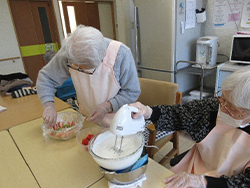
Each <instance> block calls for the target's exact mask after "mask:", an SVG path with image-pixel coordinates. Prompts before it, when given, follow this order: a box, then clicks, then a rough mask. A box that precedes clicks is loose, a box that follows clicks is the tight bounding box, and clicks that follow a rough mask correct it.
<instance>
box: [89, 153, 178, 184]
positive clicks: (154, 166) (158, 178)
mask: <svg viewBox="0 0 250 188" xmlns="http://www.w3.org/2000/svg"><path fill="white" fill-rule="evenodd" d="M145 175H146V178H147V179H146V180H145V181H143V183H142V188H153V187H155V188H161V187H162V188H163V187H165V186H166V185H165V184H164V183H163V180H164V179H165V178H166V177H168V176H171V175H173V172H171V171H170V170H168V169H167V168H164V167H163V166H161V165H160V164H159V163H157V162H155V161H154V160H152V159H150V158H149V163H148V166H147V170H146V173H145ZM100 187H101V188H108V181H107V179H106V178H102V179H101V180H99V181H98V182H96V183H95V184H93V185H92V186H90V188H100Z"/></svg>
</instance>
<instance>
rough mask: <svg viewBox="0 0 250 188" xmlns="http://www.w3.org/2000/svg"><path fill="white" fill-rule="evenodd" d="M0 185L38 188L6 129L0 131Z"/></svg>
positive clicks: (5, 187) (9, 187) (7, 187)
mask: <svg viewBox="0 0 250 188" xmlns="http://www.w3.org/2000/svg"><path fill="white" fill-rule="evenodd" d="M0 139H1V142H0V151H1V154H0V187H4V188H15V187H20V188H21V187H25V188H36V187H38V188H39V185H38V183H37V182H36V179H35V178H34V176H33V175H32V173H31V171H30V169H29V168H28V166H27V165H26V163H25V161H24V159H23V157H22V156H21V154H20V153H19V151H18V149H17V147H16V145H15V143H14V141H13V140H12V138H11V136H10V134H9V132H8V131H1V132H0Z"/></svg>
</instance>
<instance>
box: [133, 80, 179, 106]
mask: <svg viewBox="0 0 250 188" xmlns="http://www.w3.org/2000/svg"><path fill="white" fill-rule="evenodd" d="M139 82H140V86H141V94H140V96H139V98H138V101H140V102H141V103H142V104H144V105H149V106H153V105H160V104H167V105H174V104H179V103H181V96H180V95H181V93H180V92H179V91H178V90H179V85H178V84H176V83H172V82H167V81H160V80H153V79H147V78H139Z"/></svg>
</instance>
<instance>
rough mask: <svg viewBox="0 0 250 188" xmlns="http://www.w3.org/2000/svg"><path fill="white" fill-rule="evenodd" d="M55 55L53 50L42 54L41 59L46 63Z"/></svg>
mask: <svg viewBox="0 0 250 188" xmlns="http://www.w3.org/2000/svg"><path fill="white" fill-rule="evenodd" d="M55 55H56V52H55V51H54V50H48V51H46V52H45V53H44V54H43V59H44V60H45V61H46V62H47V63H48V62H50V60H51V59H52V58H53V57H54V56H55Z"/></svg>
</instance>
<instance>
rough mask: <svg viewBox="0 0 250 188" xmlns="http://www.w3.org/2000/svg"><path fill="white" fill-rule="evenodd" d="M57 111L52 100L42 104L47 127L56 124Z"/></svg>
mask: <svg viewBox="0 0 250 188" xmlns="http://www.w3.org/2000/svg"><path fill="white" fill-rule="evenodd" d="M56 119H57V113H56V110H55V107H54V103H53V102H47V103H45V104H44V105H43V120H44V123H45V125H46V126H47V127H48V128H51V127H52V126H54V125H55V124H56Z"/></svg>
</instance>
